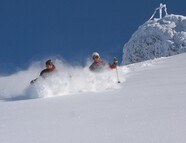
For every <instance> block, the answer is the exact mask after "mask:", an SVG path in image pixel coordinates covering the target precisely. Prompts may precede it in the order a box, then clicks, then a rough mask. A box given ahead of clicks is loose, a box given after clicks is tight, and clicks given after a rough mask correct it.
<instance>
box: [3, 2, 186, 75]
mask: <svg viewBox="0 0 186 143" xmlns="http://www.w3.org/2000/svg"><path fill="white" fill-rule="evenodd" d="M160 2H162V3H165V4H167V7H168V13H169V14H170V13H174V14H180V15H186V9H185V4H186V2H184V0H177V1H176V0H174V1H165V0H164V1H160V0H153V1H149V0H140V1H139V0H4V1H0V18H1V22H0V49H1V52H0V66H1V68H0V73H1V74H2V73H13V72H15V71H17V70H20V69H26V68H28V67H29V66H30V64H31V63H32V62H33V61H38V60H39V61H40V60H43V59H46V58H48V57H59V58H63V59H64V60H65V61H67V62H68V63H70V64H81V65H84V64H85V61H86V59H87V58H88V57H91V54H92V52H94V51H97V52H99V53H100V54H101V56H102V58H103V59H106V60H108V61H110V62H111V61H112V59H113V57H114V56H116V57H118V59H119V61H120V62H121V59H122V50H123V46H124V44H125V43H126V42H127V41H128V40H129V39H130V37H131V35H132V34H133V33H134V32H135V31H136V30H137V28H138V27H139V26H140V25H142V24H143V23H144V22H145V21H147V20H148V19H149V18H150V16H151V15H152V14H153V12H154V10H155V8H156V7H158V6H159V4H160ZM157 16H158V15H157Z"/></svg>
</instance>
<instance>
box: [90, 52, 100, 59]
mask: <svg viewBox="0 0 186 143" xmlns="http://www.w3.org/2000/svg"><path fill="white" fill-rule="evenodd" d="M94 57H98V58H99V57H100V56H99V53H97V52H94V53H93V54H92V58H94Z"/></svg>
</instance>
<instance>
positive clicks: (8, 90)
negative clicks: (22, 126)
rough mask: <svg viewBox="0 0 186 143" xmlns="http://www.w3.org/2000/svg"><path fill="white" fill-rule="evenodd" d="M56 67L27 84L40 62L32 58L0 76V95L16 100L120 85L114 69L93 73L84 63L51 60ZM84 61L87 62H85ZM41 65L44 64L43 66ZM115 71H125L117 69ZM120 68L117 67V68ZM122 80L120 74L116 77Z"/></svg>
mask: <svg viewBox="0 0 186 143" xmlns="http://www.w3.org/2000/svg"><path fill="white" fill-rule="evenodd" d="M54 64H55V65H56V68H57V71H56V72H55V73H54V74H52V75H51V76H48V77H47V78H45V79H43V78H39V79H38V80H37V82H36V83H34V84H33V85H30V81H31V80H32V79H34V78H36V77H38V76H39V73H40V71H41V70H42V67H43V66H42V62H36V63H34V64H32V65H31V66H30V68H29V69H28V70H25V71H19V72H17V73H15V74H13V75H9V76H1V77H0V99H6V100H8V99H9V100H16V99H29V98H38V97H44V98H45V97H54V96H62V95H69V94H78V93H83V92H102V91H105V90H112V89H117V88H120V86H119V84H117V75H116V70H115V69H114V70H108V71H104V72H101V73H93V72H91V71H90V70H89V68H88V66H86V67H80V66H75V67H74V66H71V65H68V64H64V62H63V61H61V60H58V59H56V60H54ZM87 65H90V63H89V64H87ZM43 68H44V67H43ZM118 70H119V74H120V73H121V72H127V69H120V68H119V67H118ZM120 70H121V71H120ZM120 81H121V82H124V81H125V78H124V77H121V78H120Z"/></svg>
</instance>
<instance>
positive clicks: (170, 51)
mask: <svg viewBox="0 0 186 143" xmlns="http://www.w3.org/2000/svg"><path fill="white" fill-rule="evenodd" d="M165 8H166V7H165ZM166 10H167V9H166ZM183 52H186V17H185V16H181V15H174V14H171V15H168V14H167V11H166V15H165V16H164V17H163V18H154V19H152V17H151V19H150V20H148V21H147V22H145V23H144V24H143V25H142V26H140V27H139V28H138V30H137V31H136V32H135V33H134V34H133V35H132V37H131V39H130V40H129V42H128V43H126V44H125V45H124V48H123V60H122V63H123V64H125V65H126V64H131V63H136V62H141V61H145V60H149V59H154V58H159V57H167V56H171V55H176V54H180V53H183Z"/></svg>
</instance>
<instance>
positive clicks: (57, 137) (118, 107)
mask: <svg viewBox="0 0 186 143" xmlns="http://www.w3.org/2000/svg"><path fill="white" fill-rule="evenodd" d="M185 60H186V54H180V55H177V56H172V57H169V58H160V59H155V60H150V61H146V62H142V63H137V64H133V65H128V66H124V67H123V66H121V67H120V68H119V69H118V70H119V76H120V78H121V79H124V80H122V82H121V83H120V84H118V83H117V82H116V79H115V78H114V77H115V76H114V71H113V76H112V77H113V79H112V78H111V79H110V78H109V74H110V73H106V75H105V76H108V77H107V78H106V79H105V80H103V79H101V81H102V82H103V81H104V83H103V89H104V90H100V91H99V90H95V92H94V90H93V89H98V88H97V82H92V83H90V84H89V85H87V86H88V87H90V91H89V90H88V89H87V88H85V90H84V91H83V90H82V92H81V93H80V92H79V91H78V90H77V92H74V93H73V94H69V93H70V92H67V94H65V93H64V95H66V96H58V97H54V98H36V99H27V100H17V99H15V98H14V95H13V94H12V93H11V94H10V93H9V98H12V100H6V98H5V97H3V98H2V100H1V101H0V115H1V116H0V142H2V143H25V142H26V143H33V142H34V143H61V142H65V143H103V142H104V143H157V142H158V143H165V142H166V143H185V141H186V136H185V133H186V124H185V123H186V104H185V103H186V88H185V87H186V78H185V77H186V62H185ZM78 70H80V71H81V72H80V71H79V72H80V73H82V72H85V73H86V69H77V71H78ZM84 70H85V71H84ZM35 71H37V70H35ZM73 71H74V72H75V69H73ZM30 72H31V69H29V70H28V71H25V72H19V73H18V74H16V75H17V76H19V77H20V79H19V80H18V78H17V80H18V81H19V83H20V85H19V84H15V87H14V89H11V88H12V87H11V88H10V91H11V92H13V91H15V92H16V91H17V93H18V90H20V89H24V88H25V86H23V85H25V84H24V82H25V83H26V81H24V78H23V77H24V76H26V77H27V75H29V73H30ZM63 72H64V71H63ZM31 73H32V72H31ZM36 73H37V72H36ZM32 74H33V75H34V74H35V73H32ZM16 75H13V76H10V77H1V80H0V86H1V87H2V86H4V87H6V86H5V83H4V82H3V81H5V78H7V79H9V83H10V82H12V84H13V81H14V79H15V77H16ZM84 76H85V77H84ZM84 76H83V79H81V78H82V77H80V76H79V77H78V78H80V81H79V82H77V83H74V84H76V85H77V86H79V85H80V84H81V83H82V84H83V86H81V85H80V87H81V88H79V89H84V88H83V87H84V86H85V85H84V83H83V82H84V81H86V80H85V79H86V78H88V77H89V76H90V75H89V74H87V75H84ZM94 76H95V78H96V75H94ZM99 76H100V75H98V77H99ZM90 77H92V76H90ZM101 77H102V76H101ZM27 78H28V79H29V78H32V76H30V77H27ZM62 78H63V77H62ZM84 78H85V79H84ZM88 79H89V78H88ZM28 81H29V80H28ZM61 81H63V80H61ZM97 81H99V80H97ZM7 82H8V81H7ZM43 82H44V81H43ZM6 84H7V83H6ZM21 84H22V86H21ZM68 84H70V82H69V83H68ZM16 85H17V86H16ZM93 85H95V86H93ZM56 86H57V89H58V88H59V86H58V85H56ZM100 86H101V85H100ZM93 87H94V88H93ZM107 87H108V88H107ZM53 88H54V87H51V89H53ZM61 88H63V86H61ZM73 88H74V87H72V89H73ZM67 89H68V88H67ZM69 89H70V87H69ZM91 89H92V91H93V92H91ZM59 91H60V89H59ZM66 91H68V90H66ZM73 91H75V90H73ZM60 92H61V91H60ZM60 92H59V93H60ZM4 96H5V95H4ZM44 97H45V96H44ZM24 99H26V98H24Z"/></svg>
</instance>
